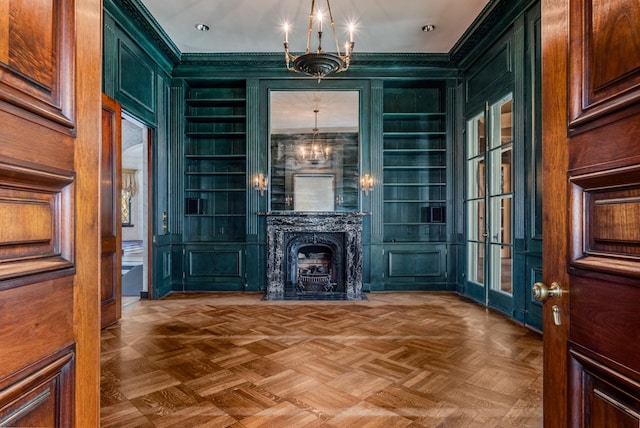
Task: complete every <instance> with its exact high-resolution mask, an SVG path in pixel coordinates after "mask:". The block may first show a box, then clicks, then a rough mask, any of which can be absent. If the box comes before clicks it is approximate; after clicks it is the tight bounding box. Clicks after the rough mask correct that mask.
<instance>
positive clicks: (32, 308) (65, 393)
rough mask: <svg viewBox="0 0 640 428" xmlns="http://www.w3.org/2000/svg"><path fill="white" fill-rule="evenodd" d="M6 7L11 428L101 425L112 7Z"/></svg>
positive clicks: (2, 311)
mask: <svg viewBox="0 0 640 428" xmlns="http://www.w3.org/2000/svg"><path fill="white" fill-rule="evenodd" d="M0 3H2V6H3V7H2V14H3V16H2V18H0V34H2V36H0V123H1V124H2V125H1V126H0V224H1V228H0V362H1V364H0V425H1V426H74V425H77V426H98V407H99V396H98V393H97V390H98V379H99V336H98V332H99V330H98V328H99V322H98V314H99V306H98V301H97V296H98V281H99V277H100V275H99V273H98V238H97V237H98V235H97V233H98V230H97V225H98V221H97V193H98V171H99V165H98V163H97V161H98V159H99V152H98V148H99V135H100V127H99V126H100V108H99V107H100V58H101V53H100V52H101V46H100V44H101V37H100V32H101V29H100V18H101V4H100V2H99V1H95V0H74V1H72V0H59V1H52V0H34V1H28V2H25V1H8V2H7V1H5V2H0ZM77 17H82V19H76V18H77ZM77 70H82V72H81V73H78V74H77V75H76V71H77ZM77 200H81V201H82V204H76V201H77Z"/></svg>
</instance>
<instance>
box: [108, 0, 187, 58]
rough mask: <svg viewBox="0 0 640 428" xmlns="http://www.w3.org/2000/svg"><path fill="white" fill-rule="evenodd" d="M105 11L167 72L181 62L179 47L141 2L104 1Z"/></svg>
mask: <svg viewBox="0 0 640 428" xmlns="http://www.w3.org/2000/svg"><path fill="white" fill-rule="evenodd" d="M103 10H104V11H105V12H106V13H108V14H109V15H111V16H112V17H113V19H114V20H115V21H116V22H117V23H118V25H119V26H120V27H122V29H123V30H124V31H125V32H127V33H128V34H129V36H130V37H131V38H132V39H133V40H136V41H137V43H139V44H140V45H141V47H142V48H143V49H144V50H145V51H146V52H147V53H148V54H149V55H151V56H152V57H153V58H154V59H155V61H156V62H158V63H159V64H161V65H162V66H163V68H165V69H166V70H168V71H171V69H172V68H173V67H174V66H175V65H176V64H177V63H178V62H179V61H180V50H179V49H178V47H177V46H176V45H175V44H174V43H173V41H172V40H171V38H169V36H168V35H167V33H165V31H164V30H163V29H162V27H161V26H160V24H158V22H157V21H156V20H155V18H154V17H153V15H151V12H149V10H148V9H147V8H146V7H145V6H144V5H143V4H142V3H141V2H140V1H139V0H104V2H103ZM156 54H157V55H156ZM158 57H160V58H158ZM160 60H162V61H161V62H160Z"/></svg>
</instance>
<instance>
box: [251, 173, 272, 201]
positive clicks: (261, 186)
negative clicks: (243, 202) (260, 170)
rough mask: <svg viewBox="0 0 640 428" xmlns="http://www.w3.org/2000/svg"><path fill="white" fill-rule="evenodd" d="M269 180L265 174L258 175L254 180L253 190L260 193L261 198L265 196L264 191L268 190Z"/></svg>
mask: <svg viewBox="0 0 640 428" xmlns="http://www.w3.org/2000/svg"><path fill="white" fill-rule="evenodd" d="M268 184H269V179H268V178H267V177H265V176H264V174H258V176H257V177H256V178H255V179H254V180H253V188H254V189H256V190H257V191H259V192H260V196H264V191H265V190H267V185H268Z"/></svg>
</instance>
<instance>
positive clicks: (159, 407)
mask: <svg viewBox="0 0 640 428" xmlns="http://www.w3.org/2000/svg"><path fill="white" fill-rule="evenodd" d="M368 297H369V300H367V301H358V302H345V301H314V302H290V301H287V302H275V301H268V302H263V301H261V300H260V298H261V295H260V294H254V293H220V294H184V295H181V294H176V295H171V296H170V297H169V298H166V299H162V300H155V301H139V302H137V303H134V304H131V305H129V306H127V307H126V309H125V310H124V312H123V318H122V320H121V321H120V322H119V323H117V324H115V325H113V326H110V327H108V328H107V329H105V330H103V332H102V355H101V361H102V377H101V397H102V398H101V400H102V402H101V407H102V408H101V418H102V426H104V427H126V426H132V427H133V426H136V427H147V426H148V427H208V426H211V427H221V428H222V427H231V428H254V427H256V428H258V427H269V428H279V427H286V428H288V427H304V428H316V427H318V428H319V427H324V428H331V427H333V428H336V427H358V428H361V427H371V428H377V427H384V428H388V427H398V428H417V427H433V426H442V427H446V426H451V427H458V426H465V427H483V428H484V427H511V426H518V427H540V426H542V409H541V399H542V373H541V367H542V343H541V337H540V335H539V334H538V333H535V332H532V331H530V330H528V329H526V328H524V327H522V326H520V325H517V324H515V323H514V322H512V321H511V320H509V319H507V318H505V317H503V316H501V315H499V314H496V313H493V312H491V311H487V310H486V309H484V308H481V307H479V306H477V305H475V304H473V303H470V302H468V301H466V300H465V299H463V298H461V297H459V296H457V295H455V294H450V293H426V292H425V293H422V292H415V293H372V294H369V295H368Z"/></svg>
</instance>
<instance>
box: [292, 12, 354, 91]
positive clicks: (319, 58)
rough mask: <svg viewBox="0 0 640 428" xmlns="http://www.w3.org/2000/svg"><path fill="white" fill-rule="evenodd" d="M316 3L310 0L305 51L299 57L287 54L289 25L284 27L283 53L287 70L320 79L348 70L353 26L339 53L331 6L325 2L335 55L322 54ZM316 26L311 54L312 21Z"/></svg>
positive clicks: (351, 50) (320, 24)
mask: <svg viewBox="0 0 640 428" xmlns="http://www.w3.org/2000/svg"><path fill="white" fill-rule="evenodd" d="M315 5H316V2H315V0H311V12H309V30H308V33H307V49H306V50H305V53H304V54H302V55H299V56H296V55H293V54H291V53H290V52H289V25H288V24H285V25H284V53H285V63H286V65H287V70H289V71H296V72H298V73H303V74H307V75H309V76H313V77H317V78H318V82H319V81H320V79H322V78H323V77H325V76H326V75H328V74H331V73H340V72H343V71H346V70H347V69H348V68H349V61H350V59H351V53H352V52H353V46H354V43H353V29H354V26H353V24H351V25H349V41H348V42H347V43H345V46H344V52H342V53H341V52H340V46H339V44H338V36H337V35H336V26H335V24H334V22H333V15H332V13H331V5H330V4H329V0H327V11H328V12H329V21H330V23H331V30H332V31H333V39H334V41H335V43H336V53H329V52H324V51H323V50H322V11H320V10H318V11H316V7H315ZM314 17H315V20H316V22H317V26H318V49H316V50H315V51H313V52H311V50H310V45H311V34H312V33H313V20H314Z"/></svg>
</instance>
